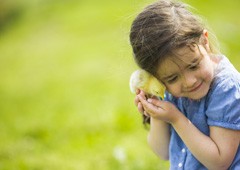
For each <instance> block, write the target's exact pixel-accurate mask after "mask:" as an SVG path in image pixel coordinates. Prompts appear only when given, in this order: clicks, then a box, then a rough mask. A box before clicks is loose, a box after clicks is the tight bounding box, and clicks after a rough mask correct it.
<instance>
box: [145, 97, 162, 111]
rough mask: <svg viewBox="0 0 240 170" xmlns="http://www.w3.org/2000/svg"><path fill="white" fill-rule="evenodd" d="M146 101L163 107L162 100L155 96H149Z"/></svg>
mask: <svg viewBox="0 0 240 170" xmlns="http://www.w3.org/2000/svg"><path fill="white" fill-rule="evenodd" d="M147 102H148V103H151V104H153V105H155V106H157V107H160V108H162V109H163V104H164V101H161V100H159V99H157V98H149V99H147Z"/></svg>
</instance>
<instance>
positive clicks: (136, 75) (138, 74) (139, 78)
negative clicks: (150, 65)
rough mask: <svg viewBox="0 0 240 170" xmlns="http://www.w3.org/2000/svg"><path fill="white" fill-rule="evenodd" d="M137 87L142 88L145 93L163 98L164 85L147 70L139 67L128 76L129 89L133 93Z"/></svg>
mask: <svg viewBox="0 0 240 170" xmlns="http://www.w3.org/2000/svg"><path fill="white" fill-rule="evenodd" d="M137 89H141V90H143V91H144V92H145V93H147V95H150V96H151V95H154V96H158V97H161V98H162V99H163V98H164V91H165V89H166V88H165V86H164V85H163V84H162V83H161V82H160V81H159V80H158V79H157V78H155V77H154V76H153V75H151V74H149V73H148V72H147V71H145V70H142V69H139V70H136V71H134V72H133V73H132V75H131V77H130V90H131V92H132V93H135V92H136V90H137Z"/></svg>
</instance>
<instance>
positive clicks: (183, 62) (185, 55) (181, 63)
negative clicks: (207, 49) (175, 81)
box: [157, 47, 201, 77]
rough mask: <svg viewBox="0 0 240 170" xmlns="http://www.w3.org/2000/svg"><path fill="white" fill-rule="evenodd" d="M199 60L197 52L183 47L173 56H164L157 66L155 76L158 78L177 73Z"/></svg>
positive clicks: (199, 56)
mask: <svg viewBox="0 0 240 170" xmlns="http://www.w3.org/2000/svg"><path fill="white" fill-rule="evenodd" d="M200 58H201V55H200V53H199V52H198V50H196V49H193V48H189V47H184V48H181V49H179V50H176V51H175V52H174V54H172V55H169V56H166V57H165V59H164V60H163V61H161V63H160V64H159V66H158V70H157V74H158V76H159V77H165V76H168V75H170V74H174V73H176V72H179V71H181V70H183V69H184V68H186V67H187V66H189V65H190V64H192V63H195V62H197V61H198V60H199V59H200Z"/></svg>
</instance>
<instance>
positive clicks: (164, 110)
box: [136, 93, 181, 124]
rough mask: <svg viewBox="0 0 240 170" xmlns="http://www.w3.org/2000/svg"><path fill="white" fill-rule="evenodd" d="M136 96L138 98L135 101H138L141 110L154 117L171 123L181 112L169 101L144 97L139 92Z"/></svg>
mask: <svg viewBox="0 0 240 170" xmlns="http://www.w3.org/2000/svg"><path fill="white" fill-rule="evenodd" d="M136 98H138V99H136V101H140V103H141V106H142V110H144V111H145V112H146V113H147V114H149V115H150V116H151V117H152V118H154V119H159V120H163V121H165V122H168V123H171V124H172V123H174V122H176V121H177V120H178V117H180V116H179V115H180V114H181V112H180V111H179V110H178V109H177V108H176V107H175V106H174V105H173V104H172V103H170V102H167V101H162V100H158V99H155V98H149V99H146V98H144V97H143V96H142V95H141V93H140V94H138V95H137V97H136Z"/></svg>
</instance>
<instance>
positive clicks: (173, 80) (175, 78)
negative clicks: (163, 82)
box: [167, 76, 177, 83]
mask: <svg viewBox="0 0 240 170" xmlns="http://www.w3.org/2000/svg"><path fill="white" fill-rule="evenodd" d="M176 80H177V76H175V77H173V78H171V79H168V80H167V82H168V83H174V82H175V81H176Z"/></svg>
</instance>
